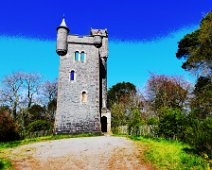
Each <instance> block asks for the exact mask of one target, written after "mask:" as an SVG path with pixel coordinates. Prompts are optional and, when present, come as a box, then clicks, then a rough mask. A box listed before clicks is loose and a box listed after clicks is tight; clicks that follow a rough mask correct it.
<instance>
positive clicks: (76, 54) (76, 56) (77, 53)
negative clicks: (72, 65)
mask: <svg viewBox="0 0 212 170" xmlns="http://www.w3.org/2000/svg"><path fill="white" fill-rule="evenodd" d="M75 61H79V51H76V52H75Z"/></svg>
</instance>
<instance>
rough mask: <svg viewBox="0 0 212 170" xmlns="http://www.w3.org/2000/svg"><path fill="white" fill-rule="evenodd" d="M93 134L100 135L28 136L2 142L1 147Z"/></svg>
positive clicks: (85, 135)
mask: <svg viewBox="0 0 212 170" xmlns="http://www.w3.org/2000/svg"><path fill="white" fill-rule="evenodd" d="M92 136H99V135H97V134H91V133H88V134H78V135H52V136H43V137H37V138H26V139H23V140H17V141H12V142H1V143H0V149H6V148H13V147H17V146H20V145H26V144H30V143H35V142H43V141H50V140H58V139H68V138H79V137H92Z"/></svg>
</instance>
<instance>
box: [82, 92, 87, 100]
mask: <svg viewBox="0 0 212 170" xmlns="http://www.w3.org/2000/svg"><path fill="white" fill-rule="evenodd" d="M87 98H88V96H87V93H86V92H85V91H83V92H82V102H83V103H86V102H87Z"/></svg>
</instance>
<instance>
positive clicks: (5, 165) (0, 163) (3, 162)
mask: <svg viewBox="0 0 212 170" xmlns="http://www.w3.org/2000/svg"><path fill="white" fill-rule="evenodd" d="M11 167H12V164H11V162H10V161H9V160H7V159H3V158H0V169H1V170H6V169H9V168H11Z"/></svg>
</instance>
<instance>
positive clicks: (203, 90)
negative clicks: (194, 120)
mask: <svg viewBox="0 0 212 170" xmlns="http://www.w3.org/2000/svg"><path fill="white" fill-rule="evenodd" d="M193 93H194V97H193V99H192V101H191V108H192V110H193V111H194V112H196V116H197V117H198V118H200V119H203V118H206V117H207V116H208V115H210V114H211V113H212V81H211V79H209V78H206V77H199V78H198V80H197V83H196V85H195V89H194V92H193Z"/></svg>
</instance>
